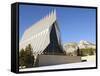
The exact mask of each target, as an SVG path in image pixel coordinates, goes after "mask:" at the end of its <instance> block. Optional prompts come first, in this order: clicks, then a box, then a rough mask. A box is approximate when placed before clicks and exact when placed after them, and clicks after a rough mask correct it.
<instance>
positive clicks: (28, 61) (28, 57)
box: [25, 44, 34, 68]
mask: <svg viewBox="0 0 100 76" xmlns="http://www.w3.org/2000/svg"><path fill="white" fill-rule="evenodd" d="M25 53H26V54H25V66H26V67H27V68H29V67H33V64H34V56H33V52H32V47H31V45H30V44H29V45H28V46H27V47H26V48H25Z"/></svg>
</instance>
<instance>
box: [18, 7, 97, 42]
mask: <svg viewBox="0 0 100 76" xmlns="http://www.w3.org/2000/svg"><path fill="white" fill-rule="evenodd" d="M54 9H56V14H57V23H58V26H59V28H60V31H61V40H62V42H63V43H66V42H79V41H80V40H87V41H90V42H93V43H95V42H96V21H95V20H96V10H95V9H88V8H71V7H53V6H52V7H51V6H35V5H34V6H33V5H20V9H19V10H20V11H19V25H20V26H19V36H20V39H21V37H22V35H23V33H24V31H25V30H26V29H27V28H28V27H30V26H32V25H33V24H34V23H36V22H37V21H38V20H40V19H41V18H43V17H44V16H46V15H48V14H49V13H50V12H51V11H52V10H54Z"/></svg>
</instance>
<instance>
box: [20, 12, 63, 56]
mask: <svg viewBox="0 0 100 76" xmlns="http://www.w3.org/2000/svg"><path fill="white" fill-rule="evenodd" d="M28 44H31V46H32V48H33V54H35V55H38V54H51V55H54V54H64V51H63V48H62V45H61V36H60V30H59V27H58V25H57V20H56V11H52V12H51V13H50V14H49V15H47V16H45V17H44V18H42V19H41V20H39V21H38V22H37V23H35V24H34V25H32V26H31V27H29V28H28V29H27V30H26V31H25V32H24V34H23V36H22V39H21V40H20V50H21V49H22V48H24V49H25V47H26V46H27V45H28Z"/></svg>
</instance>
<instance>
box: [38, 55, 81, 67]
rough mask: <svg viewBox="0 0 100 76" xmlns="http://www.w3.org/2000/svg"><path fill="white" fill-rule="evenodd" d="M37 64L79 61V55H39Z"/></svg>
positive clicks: (46, 64) (45, 64)
mask: <svg viewBox="0 0 100 76" xmlns="http://www.w3.org/2000/svg"><path fill="white" fill-rule="evenodd" d="M38 61H39V62H38V65H39V66H49V65H57V64H67V63H75V62H81V57H80V56H66V55H39V56H38Z"/></svg>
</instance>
